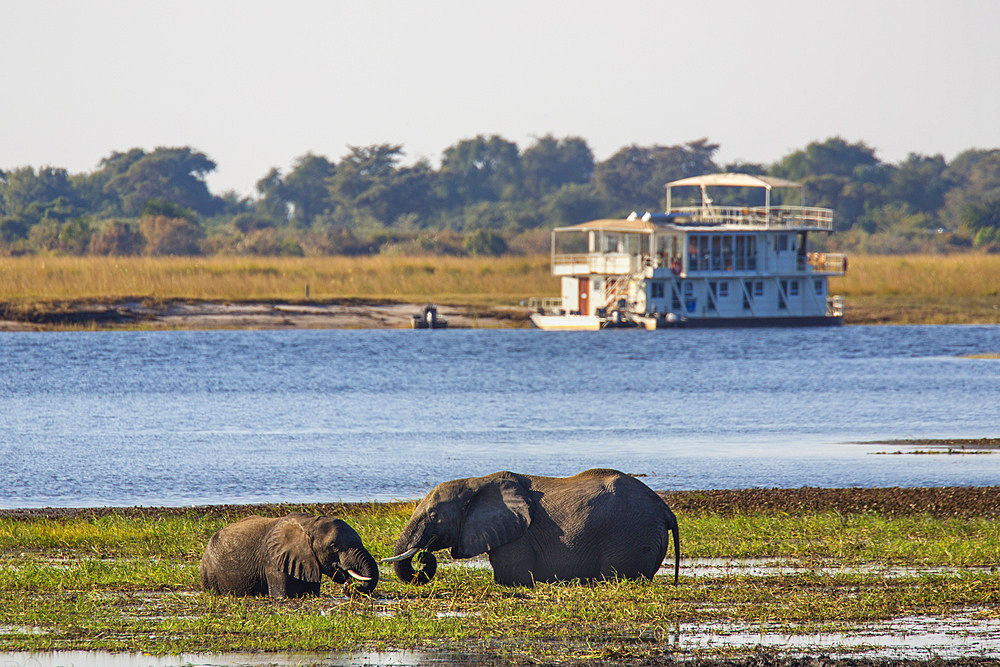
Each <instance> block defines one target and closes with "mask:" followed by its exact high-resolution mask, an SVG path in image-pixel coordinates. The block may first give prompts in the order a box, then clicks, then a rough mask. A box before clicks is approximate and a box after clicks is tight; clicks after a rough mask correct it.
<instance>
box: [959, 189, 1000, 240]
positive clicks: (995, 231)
mask: <svg viewBox="0 0 1000 667" xmlns="http://www.w3.org/2000/svg"><path fill="white" fill-rule="evenodd" d="M962 222H963V224H964V225H965V226H966V227H967V228H968V230H969V232H970V233H971V236H972V243H973V245H975V246H976V247H992V246H994V245H998V244H1000V199H990V200H987V201H985V202H983V203H982V204H969V205H968V206H967V207H966V209H965V213H964V214H963V216H962Z"/></svg>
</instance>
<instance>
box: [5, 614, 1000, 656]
mask: <svg viewBox="0 0 1000 667" xmlns="http://www.w3.org/2000/svg"><path fill="white" fill-rule="evenodd" d="M653 635H654V636H651V637H649V638H648V639H652V640H655V641H657V642H659V643H660V644H661V645H663V647H664V648H665V649H667V650H668V651H670V650H673V651H675V652H677V653H678V654H680V655H697V654H701V653H704V652H709V651H711V652H719V651H721V652H725V653H732V652H739V653H746V652H755V653H756V652H759V651H762V650H763V651H773V652H775V653H778V654H781V655H787V656H800V655H819V654H823V655H828V656H830V657H834V658H842V657H855V658H859V657H864V658H871V659H895V660H918V659H929V658H940V659H946V660H947V659H957V658H976V657H987V656H995V655H997V654H998V653H1000V619H990V618H984V617H983V615H982V614H981V613H980V612H979V611H978V610H975V609H968V610H964V611H961V612H958V613H956V614H953V615H950V616H948V617H947V618H939V617H932V616H907V617H903V618H898V619H893V620H889V621H882V622H876V623H865V624H860V625H856V626H850V627H845V628H844V629H843V630H842V631H840V632H814V631H810V630H809V629H807V628H795V627H791V628H790V627H787V626H780V625H778V624H769V623H756V624H753V623H738V622H718V623H678V624H676V625H674V626H672V627H663V628H659V629H655V630H654V631H653ZM680 655H679V657H680ZM483 662H484V661H483V660H480V659H477V658H476V657H473V656H455V655H448V654H434V653H421V652H413V651H388V652H370V653H330V654H319V653H220V654H204V653H184V654H181V655H171V656H150V655H145V654H138V653H108V652H105V651H53V652H38V653H29V652H11V653H0V667H63V666H69V665H72V666H73V667H242V666H246V667H260V666H264V665H268V666H273V667H306V666H309V665H324V666H328V667H425V666H431V665H436V666H442V665H457V666H458V665H460V666H463V667H469V666H471V665H478V664H483ZM485 662H491V661H490V660H488V659H487V660H486V661H485Z"/></svg>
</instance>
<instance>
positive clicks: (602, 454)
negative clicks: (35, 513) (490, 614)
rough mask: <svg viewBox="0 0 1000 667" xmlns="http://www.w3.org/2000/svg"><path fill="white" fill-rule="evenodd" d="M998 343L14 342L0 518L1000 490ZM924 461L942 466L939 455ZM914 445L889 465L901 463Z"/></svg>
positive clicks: (529, 339)
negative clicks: (609, 493)
mask: <svg viewBox="0 0 1000 667" xmlns="http://www.w3.org/2000/svg"><path fill="white" fill-rule="evenodd" d="M997 352H1000V327H997V326H950V325H949V326H907V327H889V326H882V327H866V326H850V327H837V328H820V329H816V328H791V329H720V330H694V329H692V330H684V329H679V330H671V331H660V332H636V331H602V332H565V333H557V332H541V331H537V330H443V331H442V330H439V331H411V330H393V331H371V330H366V331H344V330H325V331H301V330H299V331H199V332H68V333H5V334H2V335H0V507H2V508H13V507H41V506H63V507H79V506H95V505H115V506H131V505H147V506H148V505H192V504H215V503H245V502H277V501H287V502H313V501H315V502H329V501H338V500H344V501H355V500H391V499H411V498H417V497H420V496H422V495H423V494H424V493H426V492H427V491H428V490H429V489H430V488H431V487H432V486H433V485H434V484H436V483H437V482H439V481H443V480H446V479H453V478H457V477H467V476H473V475H482V474H487V473H490V472H494V471H496V470H503V469H507V470H514V471H517V472H525V473H533V474H543V475H567V474H573V473H575V472H579V471H580V470H584V469H586V468H590V467H613V468H618V469H620V470H624V471H626V472H630V473H634V474H641V475H645V477H644V478H643V479H644V481H645V482H646V483H647V484H649V485H650V486H652V487H653V488H657V489H699V488H746V487H799V486H823V487H843V486H896V485H899V486H942V485H996V484H1000V452H994V453H988V454H979V455H946V454H937V455H929V454H922V455H921V454H913V453H910V451H911V450H912V448H910V447H907V446H905V445H899V444H891V445H885V444H855V443H859V442H860V443H870V442H872V441H876V440H885V439H904V438H978V437H997V436H998V435H1000V360H998V359H989V358H987V359H975V358H969V355H975V354H983V353H987V354H988V353H997ZM923 449H927V448H926V447H925V448H923ZM900 451H901V452H904V453H902V454H888V453H883V452H900Z"/></svg>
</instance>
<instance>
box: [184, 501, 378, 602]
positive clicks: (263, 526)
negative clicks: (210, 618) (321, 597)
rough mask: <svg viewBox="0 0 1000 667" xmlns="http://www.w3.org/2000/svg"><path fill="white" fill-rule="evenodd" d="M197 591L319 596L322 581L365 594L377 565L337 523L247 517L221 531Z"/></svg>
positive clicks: (299, 515) (351, 533)
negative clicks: (350, 584)
mask: <svg viewBox="0 0 1000 667" xmlns="http://www.w3.org/2000/svg"><path fill="white" fill-rule="evenodd" d="M200 569H201V585H202V588H204V589H205V590H206V591H210V592H212V593H219V594H223V593H230V594H233V595H270V596H271V597H273V598H294V597H301V596H303V595H318V594H319V589H320V584H321V580H322V578H323V575H324V574H325V575H326V576H328V577H330V578H331V579H333V581H334V582H336V583H339V584H343V583H347V582H348V581H353V582H354V587H355V588H356V589H357V590H358V591H361V592H365V593H369V592H371V591H372V590H373V589H374V588H375V586H376V585H377V584H378V563H377V562H376V561H375V558H374V557H373V556H372V555H371V554H370V553H368V550H367V549H365V546H364V544H363V543H362V540H361V537H360V536H359V535H358V533H357V532H356V531H355V530H354V529H353V528H351V527H350V526H349V525H348V524H347V523H345V522H344V521H342V520H340V519H335V518H331V517H326V516H314V515H312V514H303V513H295V514H289V515H287V516H284V517H281V518H265V517H261V516H249V517H247V518H245V519H242V520H240V521H237V522H236V523H234V524H231V525H228V526H226V527H225V528H222V529H221V530H219V531H218V532H216V533H215V534H214V535H212V537H211V539H210V540H209V541H208V546H207V547H206V548H205V555H204V556H202V559H201V568H200Z"/></svg>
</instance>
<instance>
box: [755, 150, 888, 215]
mask: <svg viewBox="0 0 1000 667" xmlns="http://www.w3.org/2000/svg"><path fill="white" fill-rule="evenodd" d="M771 174H772V175H773V176H780V177H782V178H787V179H790V180H793V181H797V182H799V183H802V184H803V185H804V186H805V187H806V190H807V192H808V198H809V200H810V202H812V203H814V204H815V205H817V206H825V207H829V208H832V209H834V210H835V211H836V218H835V219H834V224H835V226H836V228H837V229H838V230H845V229H850V228H851V227H852V226H853V225H854V223H855V221H856V220H857V219H858V218H859V217H860V216H862V215H863V214H864V213H865V212H866V211H870V210H873V209H876V208H878V207H880V206H882V205H883V204H884V203H885V202H886V191H887V188H888V185H889V181H890V178H891V169H890V168H889V167H888V166H887V165H885V164H883V163H882V162H880V161H879V160H878V158H876V157H875V151H874V150H873V149H872V148H869V147H868V146H866V145H865V144H864V143H861V142H859V143H856V144H850V143H848V142H846V141H844V140H843V139H841V138H840V137H834V138H832V139H827V140H826V141H824V142H814V143H811V144H809V145H808V146H806V148H805V149H803V150H800V151H795V152H794V153H791V154H789V155H787V156H785V157H784V158H782V159H781V161H779V162H778V164H776V165H775V166H774V167H773V168H772V170H771Z"/></svg>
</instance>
